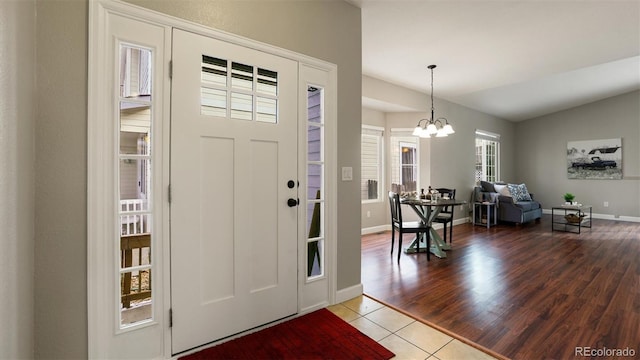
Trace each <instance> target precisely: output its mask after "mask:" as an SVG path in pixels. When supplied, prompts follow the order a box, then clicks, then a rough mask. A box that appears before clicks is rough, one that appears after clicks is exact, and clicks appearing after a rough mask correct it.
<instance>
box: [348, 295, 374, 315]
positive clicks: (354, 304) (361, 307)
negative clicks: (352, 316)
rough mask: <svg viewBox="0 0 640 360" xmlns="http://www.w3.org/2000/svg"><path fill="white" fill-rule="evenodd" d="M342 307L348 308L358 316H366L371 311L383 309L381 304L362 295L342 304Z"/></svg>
mask: <svg viewBox="0 0 640 360" xmlns="http://www.w3.org/2000/svg"><path fill="white" fill-rule="evenodd" d="M342 305H344V306H346V307H348V308H349V309H351V310H353V311H355V312H357V313H358V314H360V315H366V314H368V313H370V312H372V311H375V310H378V309H381V308H383V307H384V305H383V304H380V303H379V302H377V301H375V300H372V299H371V298H368V297H366V296H362V295H361V296H358V297H356V298H353V299H351V300H347V301H345V302H343V303H342Z"/></svg>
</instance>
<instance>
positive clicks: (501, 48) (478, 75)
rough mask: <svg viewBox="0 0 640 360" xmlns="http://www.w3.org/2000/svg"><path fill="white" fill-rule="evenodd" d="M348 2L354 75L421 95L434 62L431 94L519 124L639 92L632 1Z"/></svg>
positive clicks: (638, 34)
mask: <svg viewBox="0 0 640 360" xmlns="http://www.w3.org/2000/svg"><path fill="white" fill-rule="evenodd" d="M349 1H350V2H351V3H352V4H354V5H356V6H358V7H360V8H361V9H362V73H363V75H367V76H370V77H373V78H377V79H380V80H384V81H387V82H390V83H393V84H396V85H400V86H403V87H406V88H409V89H414V90H418V91H421V92H424V93H425V94H429V92H430V72H429V70H428V69H427V66H428V65H430V64H436V65H437V68H436V69H434V96H435V97H437V98H442V99H445V100H448V101H451V102H454V103H457V104H460V105H463V106H467V107H469V108H472V109H476V110H478V111H481V112H484V113H487V114H491V115H495V116H498V117H501V118H504V119H507V120H511V121H521V120H526V119H531V118H534V117H537V116H541V115H545V114H548V113H552V112H556V111H560V110H563V109H568V108H571V107H575V106H579V105H582V104H586V103H589V102H593V101H597V100H600V99H604V98H607V97H610V96H615V95H619V94H622V93H626V92H630V91H633V90H636V89H640V0H627V1H610V0H597V1H583V0H569V1H544V0H530V1H520V0H509V1H507V0H487V1H479V0H475V1H470V0H467V1H447V0H440V1H426V0H423V1H418V0H414V1H409V0H349ZM363 104H364V105H365V106H367V105H369V106H370V107H373V108H375V109H378V110H381V111H394V110H397V109H393V108H388V107H385V106H384V105H382V104H381V103H379V102H378V103H374V102H370V103H369V104H367V99H363ZM427 107H430V104H429V101H428V95H427V96H425V109H426V108H427ZM436 110H437V109H436Z"/></svg>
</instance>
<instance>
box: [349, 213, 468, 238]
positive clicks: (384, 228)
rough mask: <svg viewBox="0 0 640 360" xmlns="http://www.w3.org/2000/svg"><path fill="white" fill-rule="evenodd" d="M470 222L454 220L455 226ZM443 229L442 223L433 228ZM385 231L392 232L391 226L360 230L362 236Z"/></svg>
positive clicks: (466, 218)
mask: <svg viewBox="0 0 640 360" xmlns="http://www.w3.org/2000/svg"><path fill="white" fill-rule="evenodd" d="M468 222H471V219H470V218H468V217H465V218H461V219H455V220H453V226H456V225H460V224H466V223H468ZM443 227H444V225H443V224H440V223H435V224H433V228H434V229H436V230H439V229H442V228H443ZM383 231H391V224H386V225H378V226H372V227H368V228H362V229H360V235H369V234H375V233H379V232H383Z"/></svg>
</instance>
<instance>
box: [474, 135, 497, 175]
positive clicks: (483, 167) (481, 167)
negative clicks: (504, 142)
mask: <svg viewBox="0 0 640 360" xmlns="http://www.w3.org/2000/svg"><path fill="white" fill-rule="evenodd" d="M499 159H500V135H499V134H494V133H490V132H488V131H481V130H476V171H475V175H476V178H475V180H476V183H479V182H480V181H481V180H482V181H498V180H499V179H500V162H499Z"/></svg>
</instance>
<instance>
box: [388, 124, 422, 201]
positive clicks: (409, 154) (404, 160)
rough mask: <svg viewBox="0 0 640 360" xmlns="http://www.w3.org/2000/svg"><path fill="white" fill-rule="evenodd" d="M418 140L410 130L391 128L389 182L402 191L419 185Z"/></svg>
mask: <svg viewBox="0 0 640 360" xmlns="http://www.w3.org/2000/svg"><path fill="white" fill-rule="evenodd" d="M418 141H419V138H417V137H415V136H411V134H410V132H405V131H394V129H391V139H390V144H391V145H390V146H391V183H392V184H393V185H395V186H396V187H397V186H400V189H401V190H402V191H417V190H418V189H419V187H420V184H419V180H418V174H419V164H420V159H419V147H418ZM392 188H394V186H392Z"/></svg>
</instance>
